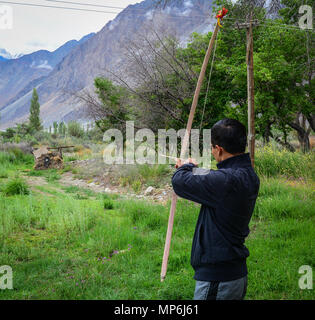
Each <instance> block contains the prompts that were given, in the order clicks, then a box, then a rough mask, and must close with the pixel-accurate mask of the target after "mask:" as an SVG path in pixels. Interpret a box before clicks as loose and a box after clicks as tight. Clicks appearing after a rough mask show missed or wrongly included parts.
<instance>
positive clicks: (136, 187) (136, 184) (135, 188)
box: [132, 180, 142, 193]
mask: <svg viewBox="0 0 315 320" xmlns="http://www.w3.org/2000/svg"><path fill="white" fill-rule="evenodd" d="M141 185H142V183H141V181H140V180H136V181H134V182H133V183H132V189H133V191H134V192H136V193H138V192H140V190H141Z"/></svg>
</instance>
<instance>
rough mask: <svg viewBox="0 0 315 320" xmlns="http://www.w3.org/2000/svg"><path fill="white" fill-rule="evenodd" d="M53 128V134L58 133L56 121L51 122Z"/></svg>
mask: <svg viewBox="0 0 315 320" xmlns="http://www.w3.org/2000/svg"><path fill="white" fill-rule="evenodd" d="M53 128H54V134H57V133H58V122H57V121H54V122H53Z"/></svg>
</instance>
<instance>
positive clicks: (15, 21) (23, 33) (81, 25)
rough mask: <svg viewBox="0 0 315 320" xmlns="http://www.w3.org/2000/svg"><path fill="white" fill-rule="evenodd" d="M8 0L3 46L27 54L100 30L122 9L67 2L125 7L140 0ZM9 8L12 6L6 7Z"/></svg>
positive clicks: (0, 29) (0, 36)
mask: <svg viewBox="0 0 315 320" xmlns="http://www.w3.org/2000/svg"><path fill="white" fill-rule="evenodd" d="M5 2H10V4H8V3H3V2H2V1H1V0H0V48H4V49H6V50H7V51H8V52H10V53H11V54H20V53H24V54H25V53H31V52H34V51H37V50H41V49H46V50H49V51H53V50H55V49H57V48H58V47H60V46H61V45H63V44H64V43H65V42H67V41H69V40H72V39H75V40H79V39H81V38H82V37H83V36H85V35H87V34H89V33H91V32H98V31H99V30H100V29H102V27H103V26H104V25H105V24H106V23H107V22H108V21H110V20H113V19H114V18H115V16H116V15H117V13H119V12H120V11H122V9H114V8H105V7H95V6H87V5H84V6H82V5H76V4H70V3H64V2H76V3H84V4H93V5H103V6H104V5H105V6H113V7H121V8H125V7H127V6H128V5H129V4H135V3H138V2H141V0H136V1H135V0H67V1H66V0H64V2H62V1H60V0H58V1H51V0H6V1H5ZM13 2H16V3H25V4H26V3H32V4H38V5H48V6H58V7H71V8H80V9H90V10H99V11H106V12H113V13H104V12H85V11H76V10H65V9H56V8H43V7H31V6H23V5H16V4H12V3H13ZM4 6H6V7H4ZM6 8H9V9H8V10H6ZM1 10H2V11H1ZM4 12H5V15H4V14H3V13H4ZM5 16H6V17H7V18H8V17H9V20H11V17H12V21H9V22H8V19H7V20H4V19H5ZM4 21H5V22H6V24H5V25H4V24H3V23H4Z"/></svg>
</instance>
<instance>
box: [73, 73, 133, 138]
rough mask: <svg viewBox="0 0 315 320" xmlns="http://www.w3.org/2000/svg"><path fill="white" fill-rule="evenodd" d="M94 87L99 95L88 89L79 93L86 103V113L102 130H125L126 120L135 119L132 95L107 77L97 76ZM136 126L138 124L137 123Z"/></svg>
mask: <svg viewBox="0 0 315 320" xmlns="http://www.w3.org/2000/svg"><path fill="white" fill-rule="evenodd" d="M94 87H95V93H96V95H97V96H95V95H93V94H91V93H89V92H87V91H86V92H84V93H80V94H79V95H77V98H79V99H80V100H81V101H83V102H85V104H86V109H85V113H86V115H87V116H89V117H90V118H92V119H93V120H94V121H95V124H96V125H97V127H98V128H99V129H100V130H101V131H102V132H105V131H106V130H107V129H109V128H117V129H119V130H121V131H122V132H124V130H125V122H126V121H128V120H132V119H133V108H132V107H131V105H132V96H131V95H130V94H129V93H128V91H127V90H126V89H125V88H123V87H121V86H118V85H115V84H114V83H113V82H112V81H111V80H109V79H107V78H102V77H98V78H95V80H94ZM135 128H138V126H136V125H135Z"/></svg>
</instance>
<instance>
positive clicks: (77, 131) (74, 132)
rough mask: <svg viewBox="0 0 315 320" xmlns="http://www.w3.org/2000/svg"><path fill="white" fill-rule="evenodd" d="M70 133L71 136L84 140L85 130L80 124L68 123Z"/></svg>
mask: <svg viewBox="0 0 315 320" xmlns="http://www.w3.org/2000/svg"><path fill="white" fill-rule="evenodd" d="M68 133H69V135H70V136H73V137H77V138H82V137H83V136H84V130H83V128H82V127H81V125H80V124H79V123H78V122H75V121H73V122H69V123H68Z"/></svg>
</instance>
